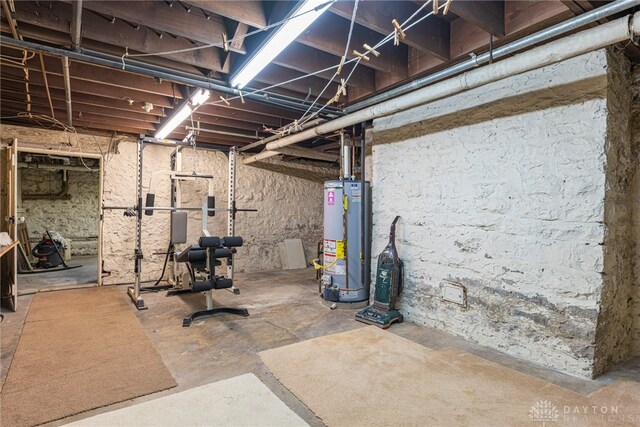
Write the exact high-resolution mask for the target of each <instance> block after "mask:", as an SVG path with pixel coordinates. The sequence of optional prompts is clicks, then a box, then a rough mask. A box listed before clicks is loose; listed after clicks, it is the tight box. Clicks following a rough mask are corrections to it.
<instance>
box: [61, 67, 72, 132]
mask: <svg viewBox="0 0 640 427" xmlns="http://www.w3.org/2000/svg"><path fill="white" fill-rule="evenodd" d="M62 74H63V76H64V101H65V103H66V104H67V122H68V125H69V126H70V127H73V110H72V109H71V78H70V76H69V58H68V57H66V56H63V57H62Z"/></svg>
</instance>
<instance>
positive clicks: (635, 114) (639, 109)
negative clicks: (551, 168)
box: [629, 65, 640, 356]
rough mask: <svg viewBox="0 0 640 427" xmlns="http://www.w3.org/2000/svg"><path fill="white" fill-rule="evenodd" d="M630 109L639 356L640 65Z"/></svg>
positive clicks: (634, 343)
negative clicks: (639, 165) (633, 170)
mask: <svg viewBox="0 0 640 427" xmlns="http://www.w3.org/2000/svg"><path fill="white" fill-rule="evenodd" d="M631 79H632V89H633V92H632V108H631V112H632V114H631V137H632V139H631V147H632V150H633V151H632V152H633V155H634V158H635V159H636V160H635V161H636V163H635V164H636V170H635V173H634V175H633V178H632V180H631V197H630V198H629V200H630V202H631V233H630V234H631V236H632V262H633V290H632V293H631V298H632V306H631V313H632V318H633V321H632V326H633V328H632V340H631V353H632V354H633V355H635V356H640V167H638V162H640V65H636V66H635V67H633V72H632V75H631Z"/></svg>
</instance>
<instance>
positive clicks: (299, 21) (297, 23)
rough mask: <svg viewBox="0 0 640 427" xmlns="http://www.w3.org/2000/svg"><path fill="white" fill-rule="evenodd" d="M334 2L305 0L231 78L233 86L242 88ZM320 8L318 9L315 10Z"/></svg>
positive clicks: (328, 0)
mask: <svg viewBox="0 0 640 427" xmlns="http://www.w3.org/2000/svg"><path fill="white" fill-rule="evenodd" d="M332 3H333V2H332V1H330V0H304V1H302V2H301V3H300V5H299V6H298V7H297V8H296V9H295V10H294V11H293V13H291V14H290V15H289V16H290V19H289V20H288V21H287V22H285V23H284V24H282V25H280V26H279V27H278V28H277V29H276V30H275V33H273V34H272V36H271V37H269V39H268V40H267V42H266V43H265V44H263V45H262V46H261V47H260V49H258V51H257V52H256V53H255V54H254V55H253V56H252V57H251V59H249V61H248V62H247V63H246V64H244V65H243V66H242V68H241V69H240V71H239V72H238V73H237V74H236V75H235V76H233V78H232V79H231V86H232V87H235V88H238V89H242V88H243V87H245V86H246V85H247V84H248V83H249V82H250V81H251V80H253V78H254V77H255V76H257V75H258V73H259V72H260V71H262V69H263V68H264V67H266V66H267V65H269V64H270V63H271V61H273V60H274V59H275V58H276V56H278V55H279V54H280V52H282V51H283V50H284V49H285V48H286V47H287V46H289V45H290V44H291V42H293V41H294V40H295V39H296V38H298V36H299V35H300V34H302V32H303V31H304V30H306V29H307V28H308V27H309V25H311V24H313V22H314V21H315V20H316V19H318V17H319V16H320V15H322V14H323V13H324V12H325V11H326V10H327V9H328V8H329V6H331V4H332ZM240 7H242V6H240ZM316 8H318V10H314V9H316Z"/></svg>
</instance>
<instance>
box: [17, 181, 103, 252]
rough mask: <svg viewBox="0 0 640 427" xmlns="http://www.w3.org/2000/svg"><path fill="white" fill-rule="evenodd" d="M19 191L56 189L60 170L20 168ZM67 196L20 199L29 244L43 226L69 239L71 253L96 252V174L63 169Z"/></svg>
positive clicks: (41, 230) (58, 187)
mask: <svg viewBox="0 0 640 427" xmlns="http://www.w3.org/2000/svg"><path fill="white" fill-rule="evenodd" d="M20 171H21V172H20V173H21V187H22V193H23V194H47V193H49V194H50V193H59V192H60V191H61V190H62V172H61V171H49V170H42V169H20ZM67 180H68V185H69V187H68V188H69V189H68V192H67V194H68V195H69V196H70V198H69V199H37V200H33V199H31V200H24V199H23V200H22V208H23V209H24V213H23V215H24V217H25V219H26V222H27V226H28V229H29V236H30V240H31V247H33V246H34V245H36V244H37V243H38V242H39V241H40V239H41V238H42V235H43V233H44V232H45V230H49V231H57V232H59V233H60V234H62V236H63V237H64V238H65V239H67V240H70V241H71V242H70V246H71V255H97V254H98V224H99V215H100V211H99V206H98V201H99V176H98V174H97V173H95V172H90V171H87V172H84V171H75V170H70V171H67Z"/></svg>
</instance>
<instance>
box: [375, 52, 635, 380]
mask: <svg viewBox="0 0 640 427" xmlns="http://www.w3.org/2000/svg"><path fill="white" fill-rule="evenodd" d="M629 69H630V65H629V63H628V61H626V59H624V58H622V57H621V54H616V53H614V52H611V53H609V54H607V52H606V51H605V50H600V51H597V52H592V53H589V54H585V55H582V56H580V57H577V58H573V59H570V60H567V61H564V62H562V63H558V64H555V65H552V66H548V67H545V68H543V69H538V70H534V71H531V72H528V73H525V74H521V75H518V76H515V77H512V78H509V79H505V80H502V81H499V82H495V83H492V84H488V85H486V86H483V87H481V88H477V89H474V90H471V91H468V92H465V93H462V94H459V95H455V96H451V97H448V98H446V99H441V100H438V101H435V102H432V103H429V104H426V105H423V106H419V107H416V108H413V109H411V110H408V111H404V112H401V113H397V114H395V115H393V116H390V117H387V118H381V119H378V120H375V121H374V129H373V131H374V135H373V142H374V146H373V156H372V162H373V218H374V226H373V251H372V253H373V254H377V253H378V252H379V251H380V250H382V248H383V247H384V245H385V243H386V240H387V232H388V231H387V230H388V227H389V223H390V221H391V219H392V218H393V217H394V216H395V215H401V217H402V219H401V222H400V223H399V227H398V251H399V253H400V257H401V258H403V259H404V261H405V271H406V278H405V291H404V295H403V296H402V298H401V311H402V312H403V313H404V314H405V315H406V318H407V319H408V320H410V321H415V322H418V323H421V324H425V325H428V326H432V327H435V328H438V329H441V330H444V331H447V332H451V333H454V334H457V335H460V336H463V337H465V338H467V339H470V340H473V341H476V342H478V343H480V344H483V345H487V346H489V347H493V348H496V349H499V350H502V351H504V352H506V353H509V354H512V355H515V356H519V357H522V358H524V359H527V360H530V361H534V362H538V363H541V364H543V365H546V366H549V367H552V368H555V369H558V370H560V371H562V372H567V373H570V374H574V375H578V376H584V377H591V376H594V375H598V374H599V373H601V372H603V371H604V370H606V369H607V368H609V367H610V366H611V365H612V364H613V363H615V362H617V361H619V360H622V359H624V358H626V357H629V356H630V354H631V348H632V344H631V341H632V335H631V334H630V325H631V323H632V322H631V309H630V306H631V301H630V296H631V293H630V290H631V286H632V273H631V267H630V266H631V258H630V252H629V248H630V242H629V240H628V238H629V233H627V234H626V235H625V232H626V231H627V229H628V224H629V223H630V215H631V214H630V212H631V211H630V209H629V208H628V204H627V203H623V202H622V200H623V198H624V197H625V195H628V194H627V193H628V191H629V186H628V185H627V181H626V180H629V182H630V180H631V179H630V177H631V174H632V172H633V169H634V168H635V167H636V166H635V165H636V163H637V162H636V163H634V162H633V160H632V152H631V150H630V144H631V139H630V131H629V114H630V104H631V98H630V96H627V95H626V94H625V92H624V90H625V89H624V88H625V87H626V88H627V89H626V90H627V91H628V88H629ZM628 92H630V91H628ZM625 251H626V253H625ZM447 282H452V283H454V284H460V285H463V286H464V287H465V288H466V292H467V306H466V307H463V306H460V305H457V304H454V303H450V302H446V301H443V299H442V298H441V295H442V286H443V284H445V283H447Z"/></svg>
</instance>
